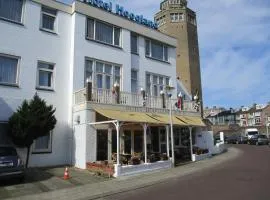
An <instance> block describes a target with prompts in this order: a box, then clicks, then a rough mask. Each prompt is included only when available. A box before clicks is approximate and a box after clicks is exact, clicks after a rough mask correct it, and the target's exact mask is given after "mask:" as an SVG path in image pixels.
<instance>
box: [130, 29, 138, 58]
mask: <svg viewBox="0 0 270 200" xmlns="http://www.w3.org/2000/svg"><path fill="white" fill-rule="evenodd" d="M132 36H133V37H136V45H137V46H136V50H137V51H136V52H135V51H132ZM130 52H131V53H132V54H137V55H139V36H138V35H137V34H136V33H130Z"/></svg>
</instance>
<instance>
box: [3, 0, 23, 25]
mask: <svg viewBox="0 0 270 200" xmlns="http://www.w3.org/2000/svg"><path fill="white" fill-rule="evenodd" d="M24 13H25V0H22V14H21V20H20V21H16V20H12V19H9V18H5V17H2V16H0V19H2V20H5V21H8V22H12V23H16V24H23V21H24Z"/></svg>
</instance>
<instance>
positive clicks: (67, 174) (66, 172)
mask: <svg viewBox="0 0 270 200" xmlns="http://www.w3.org/2000/svg"><path fill="white" fill-rule="evenodd" d="M63 178H64V180H68V179H69V178H70V177H69V172H68V168H67V167H66V169H65V173H64V177H63Z"/></svg>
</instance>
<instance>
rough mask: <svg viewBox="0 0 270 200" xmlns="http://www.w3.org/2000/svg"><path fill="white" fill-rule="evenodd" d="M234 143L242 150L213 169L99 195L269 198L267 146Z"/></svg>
mask: <svg viewBox="0 0 270 200" xmlns="http://www.w3.org/2000/svg"><path fill="white" fill-rule="evenodd" d="M234 147H237V148H239V149H241V150H242V151H243V154H241V156H240V157H238V158H237V159H234V160H230V161H228V162H227V163H225V164H222V165H218V166H216V167H215V168H213V169H208V170H204V171H202V172H198V173H195V174H192V175H189V176H185V177H180V178H177V177H176V178H175V179H172V180H170V181H168V182H164V183H162V184H157V185H153V186H150V187H146V188H143V189H138V190H133V191H130V192H124V193H121V194H118V195H113V196H109V197H105V198H103V199H106V200H143V199H154V200H171V199H183V200H189V199H190V200H197V199H198V200H212V199H213V200H270V148H269V147H268V146H249V145H234Z"/></svg>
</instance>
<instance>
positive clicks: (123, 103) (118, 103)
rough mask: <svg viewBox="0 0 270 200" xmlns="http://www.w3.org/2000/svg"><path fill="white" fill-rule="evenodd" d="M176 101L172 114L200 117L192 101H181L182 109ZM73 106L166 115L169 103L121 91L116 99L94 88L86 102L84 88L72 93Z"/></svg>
mask: <svg viewBox="0 0 270 200" xmlns="http://www.w3.org/2000/svg"><path fill="white" fill-rule="evenodd" d="M117 98H118V100H117ZM177 101H178V100H177V99H171V103H172V111H173V113H176V114H187V115H194V116H200V106H198V107H199V108H198V109H195V107H196V103H195V102H194V101H186V100H183V102H182V109H179V108H177V106H176V105H177ZM73 104H74V105H75V106H76V105H82V104H86V105H87V106H88V105H90V107H91V105H95V104H99V105H103V106H104V107H107V108H110V107H114V108H116V109H120V110H123V111H134V112H152V113H154V112H157V113H168V112H169V106H170V101H169V99H168V98H165V101H164V104H163V100H162V97H161V96H160V97H156V96H148V97H146V98H145V99H144V98H143V95H142V94H136V93H129V92H123V91H120V96H119V97H117V94H116V93H114V92H113V91H112V90H106V89H96V88H93V89H92V94H91V98H89V100H88V101H87V95H86V88H83V89H81V90H78V91H76V92H75V93H74V99H73ZM175 104H176V105H175Z"/></svg>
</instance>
